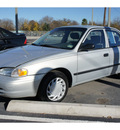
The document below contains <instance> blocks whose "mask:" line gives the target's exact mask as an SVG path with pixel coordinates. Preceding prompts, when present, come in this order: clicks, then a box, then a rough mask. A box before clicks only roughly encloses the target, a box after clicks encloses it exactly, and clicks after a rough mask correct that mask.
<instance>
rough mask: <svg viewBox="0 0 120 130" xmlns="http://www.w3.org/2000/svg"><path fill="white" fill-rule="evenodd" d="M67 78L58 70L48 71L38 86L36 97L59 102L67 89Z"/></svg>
mask: <svg viewBox="0 0 120 130" xmlns="http://www.w3.org/2000/svg"><path fill="white" fill-rule="evenodd" d="M68 86H69V83H68V79H67V77H66V75H65V74H64V73H62V72H60V71H52V72H50V73H48V74H47V75H46V76H45V77H44V79H43V81H42V83H41V84H40V86H39V90H38V94H37V98H38V100H42V101H51V102H60V101H62V100H63V99H64V97H65V96H66V94H67V91H68Z"/></svg>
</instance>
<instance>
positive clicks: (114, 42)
mask: <svg viewBox="0 0 120 130" xmlns="http://www.w3.org/2000/svg"><path fill="white" fill-rule="evenodd" d="M106 32H107V36H108V41H109V45H110V47H113V46H120V34H119V33H118V32H116V31H106Z"/></svg>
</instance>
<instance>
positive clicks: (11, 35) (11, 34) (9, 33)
mask: <svg viewBox="0 0 120 130" xmlns="http://www.w3.org/2000/svg"><path fill="white" fill-rule="evenodd" d="M1 34H2V35H3V36H4V37H6V38H8V37H13V36H14V34H13V33H11V32H9V31H7V30H1Z"/></svg>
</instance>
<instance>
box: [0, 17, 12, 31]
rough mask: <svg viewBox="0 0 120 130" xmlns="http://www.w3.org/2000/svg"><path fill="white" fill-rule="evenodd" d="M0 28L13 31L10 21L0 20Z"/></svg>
mask: <svg viewBox="0 0 120 130" xmlns="http://www.w3.org/2000/svg"><path fill="white" fill-rule="evenodd" d="M0 26H1V27H2V28H5V29H7V30H14V24H13V21H12V20H10V19H3V20H0Z"/></svg>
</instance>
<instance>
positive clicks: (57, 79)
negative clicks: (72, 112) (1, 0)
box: [0, 26, 120, 102]
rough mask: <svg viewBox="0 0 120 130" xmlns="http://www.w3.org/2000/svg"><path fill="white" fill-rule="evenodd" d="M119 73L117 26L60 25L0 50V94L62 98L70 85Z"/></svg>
mask: <svg viewBox="0 0 120 130" xmlns="http://www.w3.org/2000/svg"><path fill="white" fill-rule="evenodd" d="M119 73H120V32H119V31H118V30H117V29H115V28H109V27H102V26H67V27H60V28H56V29H54V30H52V31H50V32H48V33H47V34H45V35H44V36H42V37H41V38H39V39H38V40H36V41H35V42H34V43H33V44H32V45H27V46H23V47H17V48H13V49H8V50H5V51H1V52H0V96H4V97H9V98H20V97H35V96H36V97H37V98H38V99H39V100H44V101H53V102H56V101H62V100H63V99H64V97H65V96H66V94H67V91H68V88H70V87H72V86H75V85H78V84H80V83H85V82H88V81H92V80H96V79H99V78H102V77H105V76H109V75H113V74H118V76H119V77H120V74H119Z"/></svg>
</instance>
